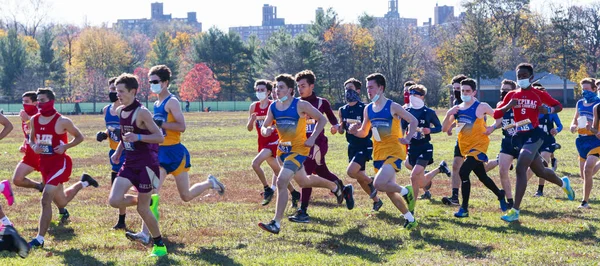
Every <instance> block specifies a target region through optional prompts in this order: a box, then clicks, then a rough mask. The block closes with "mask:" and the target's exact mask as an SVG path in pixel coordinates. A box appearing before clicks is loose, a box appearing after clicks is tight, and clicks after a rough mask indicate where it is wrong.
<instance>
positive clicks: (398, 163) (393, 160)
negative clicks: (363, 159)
mask: <svg viewBox="0 0 600 266" xmlns="http://www.w3.org/2000/svg"><path fill="white" fill-rule="evenodd" d="M386 164H389V165H391V166H392V167H393V168H394V170H395V171H396V173H397V172H400V169H402V160H401V159H400V158H398V157H394V156H389V157H387V159H385V160H380V161H373V167H374V168H375V173H377V172H378V171H379V169H381V167H383V166H384V165H386Z"/></svg>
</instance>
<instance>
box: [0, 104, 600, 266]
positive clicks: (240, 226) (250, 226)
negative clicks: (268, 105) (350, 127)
mask: <svg viewBox="0 0 600 266" xmlns="http://www.w3.org/2000/svg"><path fill="white" fill-rule="evenodd" d="M246 115H247V114H246V113H244V112H239V113H200V114H199V113H192V114H186V119H187V121H188V130H187V131H186V132H185V134H184V135H183V136H184V140H183V142H184V144H185V145H186V146H187V147H188V149H189V150H190V152H191V154H192V156H193V158H192V164H193V168H192V171H191V180H192V182H198V181H203V180H205V178H206V176H207V175H208V174H209V173H212V174H214V175H216V176H217V177H218V178H219V179H220V180H222V181H223V183H225V185H226V186H227V192H226V194H225V196H224V197H219V196H218V195H216V193H214V192H210V193H209V194H207V195H202V196H200V197H199V198H197V199H194V200H193V201H191V202H189V203H184V202H183V201H181V199H180V198H179V195H178V194H177V190H176V188H175V183H174V181H173V178H171V177H169V179H168V180H167V182H165V188H164V189H163V190H162V191H161V199H163V200H162V202H161V207H160V208H161V221H160V225H161V229H162V233H163V236H164V237H165V240H166V244H167V247H168V249H169V252H170V254H169V255H168V257H166V258H161V259H159V260H158V261H157V260H155V259H151V258H147V257H146V256H147V255H148V252H149V249H148V248H146V247H143V246H141V245H139V244H137V243H132V242H129V241H128V240H127V239H125V237H124V234H123V232H121V231H112V230H110V228H111V227H112V225H113V224H114V222H116V219H117V215H116V210H115V209H113V208H111V207H110V206H109V205H108V204H107V198H108V194H109V190H110V176H109V171H110V168H109V165H108V158H107V153H108V145H107V144H106V143H98V142H96V141H95V137H94V135H95V132H96V131H98V130H101V129H102V128H103V121H102V118H101V116H73V117H72V118H73V120H74V121H75V123H76V124H77V125H78V126H79V127H80V129H81V130H82V131H83V132H84V134H85V135H86V136H87V138H86V141H85V142H84V143H83V144H81V145H80V146H78V147H76V148H74V149H72V150H69V151H68V153H69V154H70V155H71V156H72V157H73V158H74V164H75V168H74V170H73V177H72V180H71V181H70V182H69V183H68V184H72V183H73V182H75V180H76V179H78V176H79V175H80V174H81V173H82V172H84V171H86V172H88V173H90V174H91V175H93V176H94V177H97V178H98V180H99V182H100V184H101V186H100V187H99V188H86V189H84V190H82V191H81V192H80V194H79V195H77V197H76V199H75V200H74V201H73V202H71V204H70V205H69V206H68V209H69V211H70V213H71V222H70V223H69V224H66V225H57V224H56V223H55V222H54V223H53V225H52V226H51V228H50V230H49V233H48V235H47V237H46V247H45V248H44V249H43V250H34V251H32V253H31V254H30V256H29V257H28V258H27V259H20V258H18V257H16V256H15V255H14V254H9V253H6V252H3V253H0V265H59V264H66V265H134V264H135V265H138V264H140V265H154V264H157V263H158V264H162V265H178V264H181V265H199V264H220V265H235V264H237V265H265V264H269V265H365V264H391V265H406V264H417V265H424V264H428V265H463V264H494V265H499V264H511V265H524V264H529V265H564V264H580V265H585V264H589V265H593V264H597V263H598V261H599V259H600V244H599V243H600V241H599V239H600V233H598V231H597V230H598V227H599V226H600V218H599V217H600V211H599V210H600V201H599V200H598V198H597V195H598V189H597V188H596V189H595V190H593V191H592V200H591V205H592V207H593V209H592V210H585V211H582V210H578V209H577V206H578V205H579V201H580V200H581V194H582V183H583V182H582V180H581V178H580V177H579V170H578V160H577V152H576V149H575V147H574V141H575V135H573V134H571V133H570V132H568V127H569V125H570V121H571V119H572V116H573V110H572V109H569V110H565V111H564V112H562V113H561V114H560V117H561V119H562V121H563V124H565V127H566V129H565V130H564V131H563V132H562V133H560V134H559V135H558V137H557V139H558V142H559V143H560V144H562V147H563V148H562V149H561V150H558V151H557V152H556V157H557V158H558V160H559V172H560V174H561V175H562V174H567V175H569V176H570V177H571V180H572V184H573V186H574V188H575V190H576V193H577V198H576V201H572V202H571V201H568V200H566V196H565V195H564V193H563V192H562V190H561V189H560V188H558V187H556V186H553V185H551V184H548V185H547V187H546V188H545V193H546V196H545V197H543V198H533V197H532V195H533V193H534V192H535V190H536V188H537V179H535V178H534V179H532V180H531V182H530V184H529V187H528V189H527V194H526V197H525V198H524V201H523V204H522V212H521V221H520V223H516V224H507V223H505V222H503V221H501V220H500V216H501V212H500V210H499V209H498V204H497V201H496V200H495V199H494V196H493V194H492V193H491V192H489V191H488V190H487V189H486V188H485V187H483V185H482V184H481V183H480V182H478V181H476V178H475V177H473V178H472V184H473V189H472V195H471V206H472V207H471V208H470V215H471V217H470V218H466V219H456V218H454V217H453V216H452V214H453V213H454V212H455V211H456V210H457V208H450V207H447V206H444V205H443V204H442V203H441V202H440V198H441V197H442V196H447V195H448V194H449V193H450V179H449V178H446V177H445V176H438V177H436V179H434V186H433V188H432V190H431V191H432V193H433V196H434V200H432V201H419V202H418V204H417V209H416V210H417V219H418V220H419V223H420V225H419V227H418V229H417V230H414V231H406V230H404V229H403V228H402V224H403V222H404V219H403V218H401V215H400V213H399V212H398V211H397V210H396V208H394V207H393V205H392V204H391V202H390V200H389V199H387V197H385V196H383V197H382V198H383V200H384V206H383V208H382V210H381V211H380V212H379V213H376V214H373V213H371V212H370V209H371V204H372V203H371V201H370V200H369V199H368V197H367V195H366V194H365V193H364V192H363V191H362V190H360V189H357V190H356V207H355V209H354V210H352V211H348V210H347V209H346V208H345V207H344V206H337V205H336V204H335V198H334V197H333V196H331V195H329V192H328V191H325V190H323V189H316V190H315V191H314V192H313V200H312V204H311V207H310V208H309V213H310V215H311V218H312V222H311V223H310V224H294V223H291V222H288V221H287V220H286V221H284V222H283V225H282V232H281V233H280V234H279V235H271V234H268V233H266V232H264V231H262V230H260V229H259V228H258V227H257V223H258V222H261V221H262V222H268V221H269V220H270V219H271V218H272V217H273V212H274V206H275V204H274V202H273V203H271V204H270V205H268V206H266V207H262V206H260V204H259V203H260V201H261V197H260V195H259V192H260V191H261V189H262V187H261V185H260V183H259V181H258V179H257V178H256V175H255V174H254V172H253V171H252V170H251V168H250V163H251V161H252V158H253V157H254V155H255V153H256V132H248V131H246V129H245V123H246V121H247V120H246ZM440 115H442V116H443V113H441V112H440ZM11 121H13V123H16V122H17V118H16V117H12V118H11ZM327 128H329V126H327ZM327 131H328V130H327ZM328 137H329V143H330V149H329V153H328V155H327V161H328V165H329V168H330V169H331V170H332V171H333V172H334V173H336V174H337V175H338V176H339V177H340V178H342V179H343V180H344V181H345V182H346V183H353V184H354V186H355V188H359V186H358V184H357V183H356V182H355V181H353V180H351V179H350V178H348V177H347V176H346V174H345V169H346V164H347V155H346V143H345V138H344V137H342V136H339V135H336V136H331V135H330V134H329V133H328ZM22 138H23V136H22V134H21V132H19V131H18V130H15V131H14V132H12V133H11V134H10V135H9V137H7V138H6V139H4V140H2V141H0V151H2V152H1V153H0V162H2V165H3V167H1V168H0V175H1V176H2V177H3V178H6V179H7V178H10V177H11V176H12V172H13V170H14V166H15V165H16V164H17V162H18V161H19V160H20V154H19V153H18V147H19V145H20V144H21V143H22ZM500 139H501V134H500V132H496V133H494V134H493V136H492V141H491V144H490V148H489V152H488V154H489V156H490V157H491V158H493V157H495V155H496V154H497V153H498V151H499V148H500V147H499V146H500V142H499V140H500ZM433 143H434V146H435V160H436V163H437V162H439V161H440V160H442V159H445V160H447V161H451V160H452V156H453V155H452V154H453V149H454V144H455V136H452V137H449V136H447V135H445V134H437V135H434V136H433ZM263 169H265V171H266V173H267V174H270V173H271V170H270V169H268V167H267V166H266V165H265V167H263ZM368 174H371V175H372V174H373V170H372V168H371V167H369V168H368ZM490 174H491V176H492V178H493V179H494V180H495V182H496V183H497V184H498V185H499V180H498V170H497V169H495V170H493V171H492V172H490ZM408 175H409V172H408V171H406V170H402V171H401V172H400V173H399V174H398V175H397V177H398V182H399V183H400V184H408V183H409V177H408ZM511 176H512V177H511V178H512V179H513V182H512V183H513V185H514V171H513V172H511ZM32 177H33V178H34V179H39V178H40V176H39V174H37V173H36V174H34V175H32ZM596 181H597V180H596ZM513 189H514V186H513ZM15 196H16V203H15V204H14V205H13V206H11V207H8V206H6V204H5V202H4V201H3V200H2V201H1V203H2V205H3V207H4V211H5V212H6V214H7V215H8V216H9V217H10V218H11V221H13V223H15V225H16V227H17V229H18V230H19V231H20V233H21V234H22V235H23V236H24V237H25V238H26V239H27V240H29V239H31V238H32V237H34V236H35V235H36V230H37V229H36V228H37V220H38V216H39V212H40V207H39V198H40V194H39V193H38V192H35V191H33V190H28V189H23V188H15ZM54 211H55V213H54V219H55V220H57V218H58V214H57V213H56V208H54ZM292 211H293V210H291V209H289V208H288V210H287V211H286V212H287V213H288V214H290V213H291V212H292ZM127 223H128V226H129V228H131V229H133V230H138V228H139V225H140V218H139V216H138V215H137V214H136V212H135V209H130V210H128V216H127ZM50 252H51V254H50Z"/></svg>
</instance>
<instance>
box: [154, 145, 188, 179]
mask: <svg viewBox="0 0 600 266" xmlns="http://www.w3.org/2000/svg"><path fill="white" fill-rule="evenodd" d="M158 162H159V163H160V167H162V168H164V169H165V171H167V174H172V175H174V176H176V175H179V174H181V173H183V172H187V171H189V170H190V167H191V166H192V164H191V163H190V153H189V152H188V150H187V148H186V147H185V146H183V144H181V143H178V144H175V145H169V146H159V147H158Z"/></svg>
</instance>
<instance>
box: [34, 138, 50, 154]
mask: <svg viewBox="0 0 600 266" xmlns="http://www.w3.org/2000/svg"><path fill="white" fill-rule="evenodd" d="M35 136H36V139H37V145H38V146H39V147H40V148H42V152H41V153H40V154H46V155H51V154H54V149H52V134H42V135H40V134H35Z"/></svg>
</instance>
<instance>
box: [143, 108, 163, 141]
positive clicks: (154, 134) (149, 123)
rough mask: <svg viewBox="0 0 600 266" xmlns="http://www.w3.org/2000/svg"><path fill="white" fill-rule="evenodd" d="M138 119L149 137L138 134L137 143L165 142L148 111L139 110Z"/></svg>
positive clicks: (144, 109)
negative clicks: (148, 132)
mask: <svg viewBox="0 0 600 266" xmlns="http://www.w3.org/2000/svg"><path fill="white" fill-rule="evenodd" d="M138 119H140V120H141V122H142V123H143V124H144V126H145V127H146V128H147V129H148V131H150V134H149V135H142V134H138V141H143V142H146V143H162V142H163V141H165V137H164V136H163V134H162V131H161V130H160V128H158V126H157V125H156V123H154V120H153V119H152V114H151V113H150V111H148V109H146V108H142V109H140V110H139V113H138Z"/></svg>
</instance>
